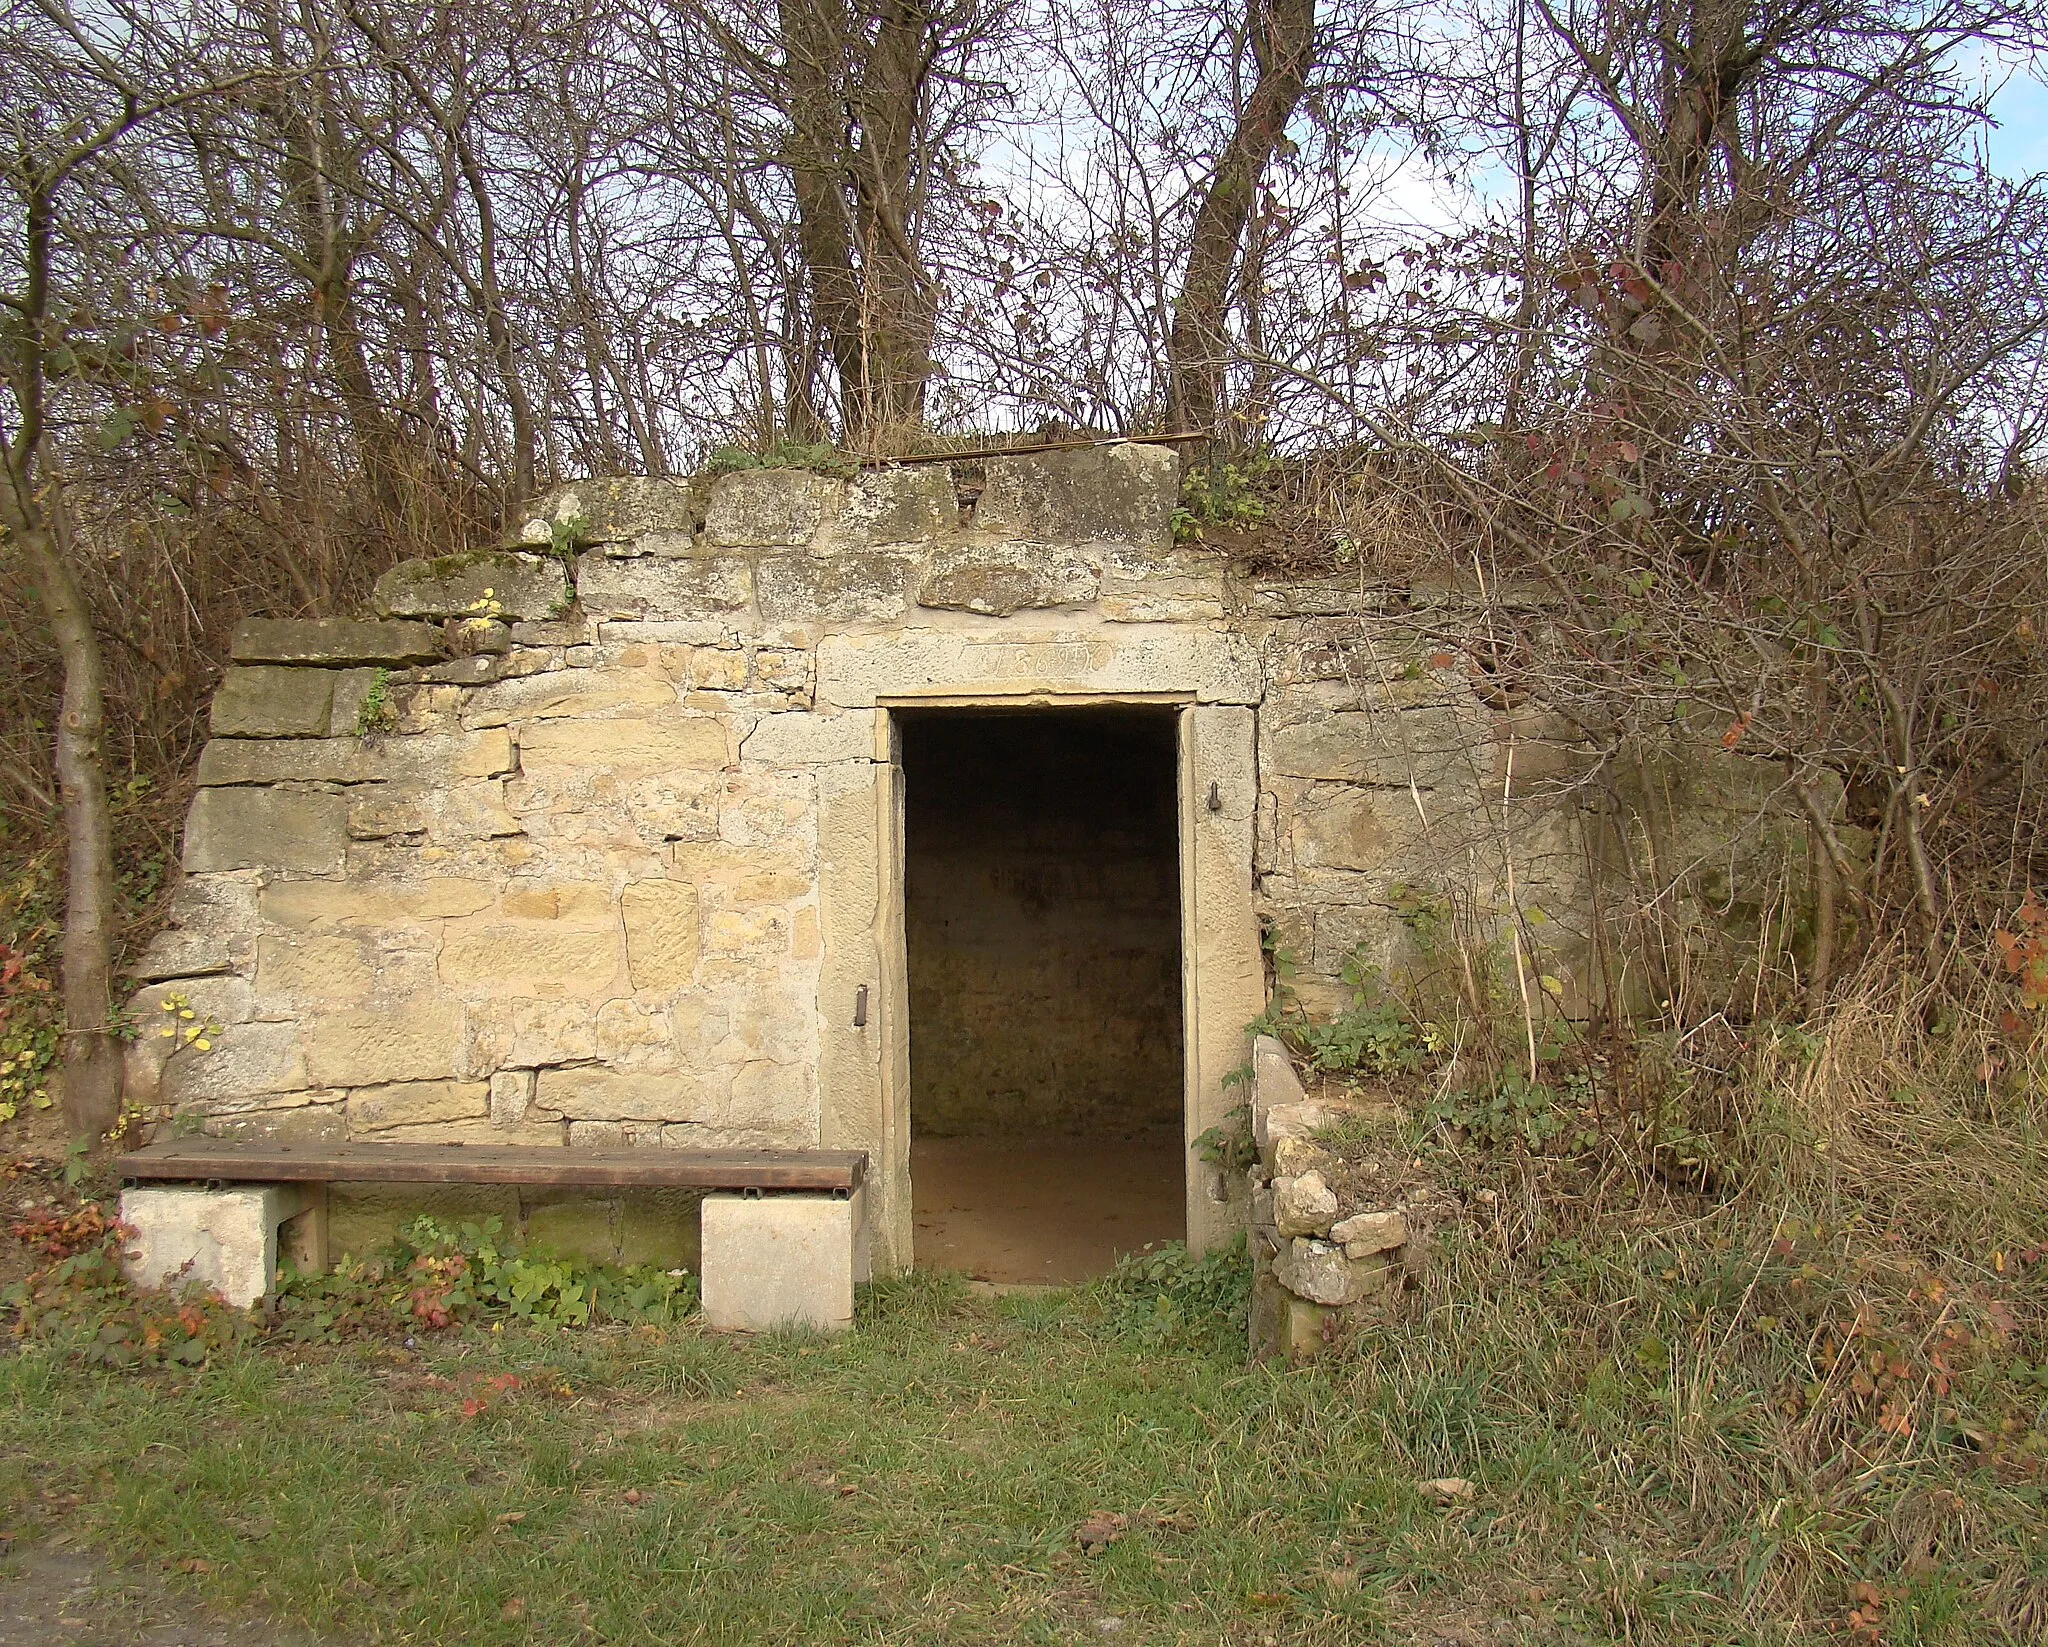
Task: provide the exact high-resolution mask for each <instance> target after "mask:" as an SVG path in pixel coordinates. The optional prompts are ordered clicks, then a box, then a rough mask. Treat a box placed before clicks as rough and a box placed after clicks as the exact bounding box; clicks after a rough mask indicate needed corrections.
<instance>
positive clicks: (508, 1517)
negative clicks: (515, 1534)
mask: <svg viewBox="0 0 2048 1647" xmlns="http://www.w3.org/2000/svg"><path fill="white" fill-rule="evenodd" d="M525 1519H526V1512H525V1511H524V1510H507V1511H506V1512H505V1513H504V1514H503V1515H501V1516H493V1517H492V1518H491V1521H492V1524H493V1525H494V1526H498V1527H516V1526H518V1525H519V1523H520V1522H522V1521H524V1520H525Z"/></svg>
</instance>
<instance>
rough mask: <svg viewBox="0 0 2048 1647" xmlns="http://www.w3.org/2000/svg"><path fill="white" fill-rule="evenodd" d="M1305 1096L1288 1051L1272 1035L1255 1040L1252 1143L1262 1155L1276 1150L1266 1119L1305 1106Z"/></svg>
mask: <svg viewBox="0 0 2048 1647" xmlns="http://www.w3.org/2000/svg"><path fill="white" fill-rule="evenodd" d="M1305 1096H1306V1094H1304V1093H1303V1092H1302V1090H1301V1077H1300V1076H1298V1075H1296V1074H1295V1072H1294V1060H1293V1059H1292V1058H1290V1057H1289V1056H1288V1055H1287V1048H1286V1047H1285V1046H1283V1045H1282V1044H1281V1043H1280V1042H1279V1041H1278V1040H1276V1039H1275V1038H1274V1037H1273V1036H1271V1035H1256V1036H1254V1037H1252V1142H1253V1143H1254V1144H1256V1145H1257V1146H1258V1147H1259V1149H1260V1151H1261V1152H1264V1151H1266V1150H1270V1149H1271V1148H1272V1139H1271V1138H1270V1137H1269V1136H1268V1135H1267V1131H1266V1117H1267V1116H1268V1115H1269V1114H1271V1112H1272V1111H1273V1110H1275V1109H1277V1108H1280V1107H1281V1106H1283V1105H1287V1104H1298V1103H1301V1102H1302V1101H1303V1099H1304V1097H1305Z"/></svg>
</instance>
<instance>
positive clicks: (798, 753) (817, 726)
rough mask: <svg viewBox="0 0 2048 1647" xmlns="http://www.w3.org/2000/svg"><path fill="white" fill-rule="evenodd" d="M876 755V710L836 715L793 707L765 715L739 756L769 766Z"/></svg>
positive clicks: (852, 711)
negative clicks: (794, 708) (814, 712)
mask: <svg viewBox="0 0 2048 1647" xmlns="http://www.w3.org/2000/svg"><path fill="white" fill-rule="evenodd" d="M874 758H875V712H874V711H873V710H871V709H849V710H846V711H844V712H842V713H840V714H837V715H815V714H809V713H806V712H804V711H802V710H792V711H790V712H788V713H785V714H781V715H763V716H762V717H761V718H760V719H759V720H758V721H756V722H755V723H754V729H753V731H751V732H749V733H748V734H747V736H746V738H745V739H744V741H742V743H741V744H740V759H741V760H743V761H760V762H762V763H763V764H765V765H768V766H816V765H819V764H822V763H823V762H826V761H871V760H873V759H874Z"/></svg>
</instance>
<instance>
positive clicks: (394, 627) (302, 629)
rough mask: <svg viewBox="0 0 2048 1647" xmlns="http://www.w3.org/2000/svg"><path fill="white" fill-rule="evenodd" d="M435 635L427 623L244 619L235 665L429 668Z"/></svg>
mask: <svg viewBox="0 0 2048 1647" xmlns="http://www.w3.org/2000/svg"><path fill="white" fill-rule="evenodd" d="M441 652H442V646H441V631H440V630H439V629H437V628H435V627H434V625H432V624H431V623H404V622H383V623H359V622H356V621H354V620H352V619H349V618H244V619H243V620H242V621H241V622H240V623H238V624H236V625H235V639H234V654H235V662H237V663H287V664H330V665H332V664H352V663H382V664H394V665H396V664H408V663H432V662H433V661H434V660H435V659H436V658H438V657H440V656H441Z"/></svg>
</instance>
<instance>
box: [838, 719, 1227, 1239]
mask: <svg viewBox="0 0 2048 1647" xmlns="http://www.w3.org/2000/svg"><path fill="white" fill-rule="evenodd" d="M991 684H992V685H993V684H994V683H991ZM873 701H874V706H875V708H876V709H877V710H878V711H879V713H878V714H877V716H876V728H875V732H876V737H875V756H874V760H873V762H872V764H868V763H860V764H859V765H857V766H855V765H848V766H844V767H840V768H837V769H834V770H835V771H836V772H837V773H840V774H843V776H840V777H837V778H835V779H834V780H832V781H831V782H830V783H828V784H827V787H826V790H825V792H824V793H822V794H821V796H820V803H821V805H820V816H821V830H820V854H819V889H820V900H821V903H822V905H823V913H824V923H823V924H824V930H825V955H824V962H823V966H822V968H821V972H820V980H819V990H820V999H819V1008H820V1021H821V1028H822V1048H821V1050H822V1054H823V1056H822V1057H821V1060H820V1100H821V1104H820V1142H821V1143H822V1144H824V1145H825V1146H827V1147H853V1148H862V1149H866V1150H867V1151H868V1152H869V1156H870V1158H871V1160H872V1161H873V1163H874V1171H873V1175H872V1178H873V1181H872V1182H871V1187H870V1192H869V1207H870V1224H869V1229H870V1240H871V1243H872V1251H873V1261H874V1265H875V1268H876V1270H877V1272H878V1273H888V1272H891V1271H895V1270H900V1269H904V1268H908V1267H909V1264H910V1262H911V1259H912V1250H911V1239H912V1237H911V1217H910V1024H909V975H908V967H907V963H906V958H905V953H904V932H903V773H902V762H901V737H900V722H899V720H898V718H897V716H896V715H895V714H894V713H892V711H894V710H902V709H936V708H990V709H1029V708H1042V709H1054V708H1058V709H1080V708H1088V707H1093V706H1111V705H1117V706H1139V705H1150V706H1167V705H1171V706H1175V707H1176V708H1177V711H1178V712H1177V714H1176V717H1175V719H1176V721H1177V723H1178V740H1177V741H1178V751H1179V754H1178V767H1179V783H1178V789H1179V797H1178V801H1179V804H1178V812H1179V821H1180V842H1179V853H1180V886H1181V992H1182V1034H1183V1043H1184V1046H1185V1049H1186V1052H1185V1080H1184V1087H1183V1101H1182V1111H1183V1141H1184V1145H1185V1147H1186V1150H1187V1156H1186V1163H1187V1164H1186V1175H1185V1182H1186V1195H1187V1229H1188V1244H1189V1246H1190V1247H1192V1248H1194V1249H1195V1250H1196V1251H1201V1250H1203V1249H1205V1248H1207V1247H1209V1246H1212V1245H1214V1244H1216V1243H1218V1242H1219V1241H1222V1240H1226V1239H1228V1237H1229V1236H1230V1234H1231V1233H1232V1232H1234V1231H1235V1230H1236V1229H1237V1228H1239V1227H1241V1225H1242V1222H1243V1211H1242V1209H1241V1208H1237V1207H1233V1206H1232V1205H1231V1204H1230V1201H1229V1199H1228V1195H1227V1192H1226V1187H1225V1179H1224V1176H1223V1174H1222V1173H1221V1172H1220V1171H1218V1170H1217V1169H1216V1168H1215V1167H1214V1166H1212V1165H1210V1164H1209V1163H1208V1162H1206V1161H1204V1160H1203V1159H1202V1158H1201V1155H1200V1152H1199V1150H1198V1149H1197V1148H1196V1146H1195V1140H1196V1139H1197V1138H1199V1137H1200V1136H1201V1135H1202V1134H1203V1133H1204V1132H1205V1131H1206V1130H1208V1129H1209V1128H1210V1127H1212V1126H1215V1125H1216V1124H1217V1123H1218V1122H1220V1121H1221V1120H1223V1119H1224V1117H1225V1116H1226V1115H1227V1114H1228V1113H1229V1111H1230V1109H1231V1107H1232V1105H1233V1104H1234V1103H1235V1102H1236V1099H1235V1096H1234V1095H1233V1094H1232V1093H1231V1092H1230V1089H1229V1088H1228V1087H1227V1086H1226V1085H1225V1077H1226V1076H1227V1075H1229V1074H1230V1072H1231V1071H1233V1070H1235V1069H1237V1068H1239V1067H1240V1066H1241V1065H1242V1064H1243V1063H1244V1061H1245V1058H1246V1050H1245V1047H1246V1043H1245V1033H1244V1032H1245V1026H1246V1025H1247V1024H1248V1023H1250V1022H1251V1020H1252V1019H1253V1018H1254V1017H1256V1016H1257V1015H1258V1014H1259V1012H1260V1011H1261V1010H1263V1008H1264V1005H1265V969H1264V959H1263V956H1262V955H1261V952H1260V949H1259V931H1258V922H1257V918H1256V915H1255V913H1254V909H1253V902H1252V846H1253V842H1252V832H1253V828H1254V818H1255V813H1256V810H1257V797H1258V773H1257V758H1256V747H1255V727H1254V711H1253V709H1252V708H1251V707H1250V706H1249V705H1242V704H1225V703H1203V702H1198V701H1197V694H1196V692H1195V691H1193V690H1187V691H1146V690H1139V691H1121V692H1119V691H1100V690H1096V691H1090V690H1085V689H1083V690H1077V691H1048V690H1044V689H1037V690H1028V691H1022V692H1015V691H1013V692H1004V691H1002V690H1001V689H1000V687H998V688H997V689H995V690H983V691H978V692H977V691H973V690H971V689H970V690H965V691H957V690H942V691H932V690H920V691H914V692H905V693H886V694H878V695H877V696H876V697H875V699H874V700H873ZM863 837H864V838H863ZM864 988H865V990H866V994H865V995H863V994H862V990H863V989H864Z"/></svg>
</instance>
